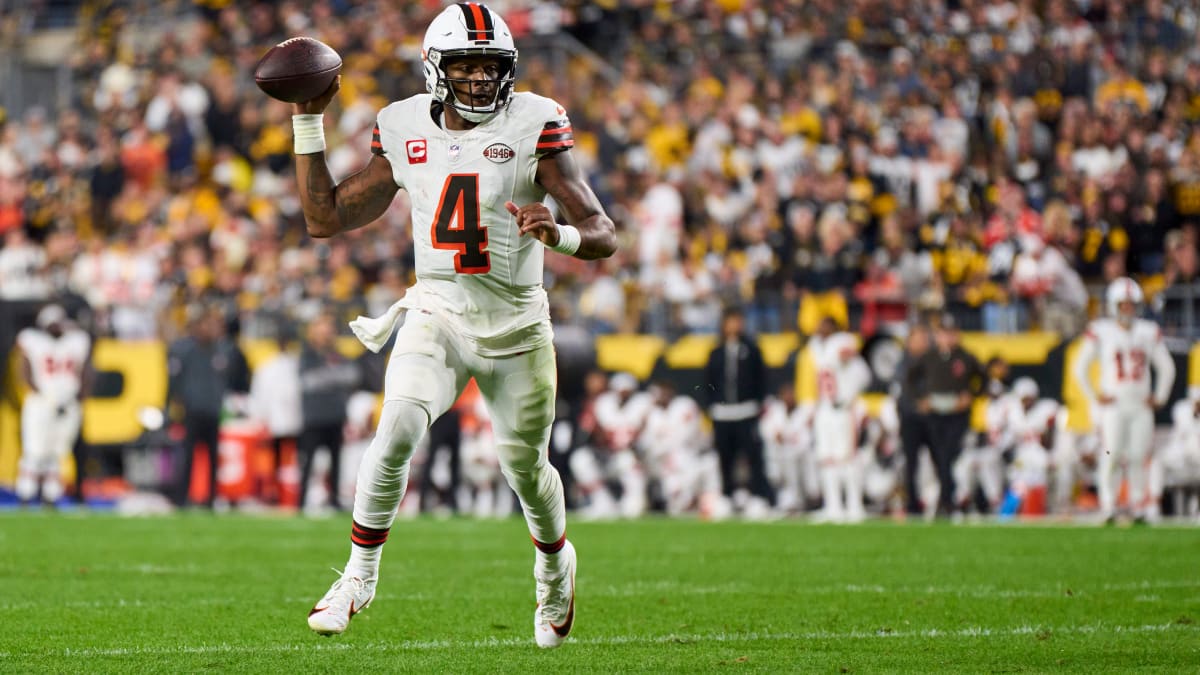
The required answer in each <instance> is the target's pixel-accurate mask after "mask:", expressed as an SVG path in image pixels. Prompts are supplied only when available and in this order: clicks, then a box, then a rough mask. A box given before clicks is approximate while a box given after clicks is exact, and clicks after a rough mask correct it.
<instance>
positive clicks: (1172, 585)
mask: <svg viewBox="0 0 1200 675" xmlns="http://www.w3.org/2000/svg"><path fill="white" fill-rule="evenodd" d="M520 583H521V584H525V583H527V582H526V581H525V579H521V580H520ZM1186 588H1200V580H1196V581H1191V580H1178V581H1172V580H1165V581H1137V582H1128V583H1117V584H1104V585H1102V586H1094V587H1087V586H1079V587H1077V586H1074V585H1073V584H1070V583H1068V582H1061V583H1060V584H1058V585H1056V586H1043V587H1041V588H996V587H994V586H884V585H880V584H834V585H826V586H808V587H798V588H796V589H795V590H794V592H795V593H796V594H798V595H842V594H851V595H854V594H862V595H891V594H895V595H949V596H954V597H959V598H977V599H984V600H1003V599H1014V598H1051V599H1053V598H1063V599H1068V598H1076V599H1078V598H1084V597H1095V596H1097V595H1098V594H1099V592H1101V591H1103V592H1120V591H1141V593H1139V594H1138V595H1136V596H1135V597H1134V598H1132V601H1134V602H1159V601H1161V600H1162V596H1161V595H1158V594H1155V593H1148V592H1147V591H1155V590H1169V589H1186ZM751 590H752V589H751V587H750V586H749V585H748V584H745V583H742V582H733V583H727V584H717V585H713V586H692V585H689V584H685V583H681V582H678V581H670V580H663V581H643V582H633V583H629V584H619V585H618V584H610V585H606V586H597V587H591V588H589V589H588V590H587V595H588V596H590V597H617V598H631V597H641V596H644V595H653V594H655V593H664V594H669V595H673V596H694V595H735V594H738V593H746V592H749V591H751ZM1068 591H1069V592H1068ZM499 595H502V594H501V593H486V592H482V593H480V594H479V597H496V596H499ZM441 598H443V595H441V594H438V593H422V592H413V593H406V592H404V591H397V592H390V593H389V592H382V593H380V594H379V595H378V596H377V597H376V599H377V600H382V601H404V602H414V601H416V602H422V601H430V600H438V599H441ZM312 600H313V598H310V597H307V596H305V597H301V596H287V597H283V598H279V602H281V603H285V604H292V603H296V604H308V603H310V602H312ZM241 601H242V599H240V598H236V597H232V596H231V597H209V598H196V599H193V600H188V601H182V602H181V601H178V600H170V601H168V600H153V599H151V600H142V599H132V600H127V599H124V598H113V599H106V600H71V601H67V602H63V603H61V604H55V605H47V604H46V603H44V602H35V601H32V600H29V601H24V602H9V603H0V612H6V611H24V610H30V609H38V608H46V607H55V608H67V609H83V610H86V609H101V610H113V609H147V608H152V607H206V606H213V605H234V604H237V603H239V602H241Z"/></svg>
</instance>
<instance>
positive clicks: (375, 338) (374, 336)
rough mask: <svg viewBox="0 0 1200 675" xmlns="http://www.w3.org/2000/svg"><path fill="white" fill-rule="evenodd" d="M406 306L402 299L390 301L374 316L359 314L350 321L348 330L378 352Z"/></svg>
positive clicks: (367, 346) (390, 334)
mask: <svg viewBox="0 0 1200 675" xmlns="http://www.w3.org/2000/svg"><path fill="white" fill-rule="evenodd" d="M407 307H408V305H407V304H406V303H405V302H404V300H402V299H401V300H397V301H396V302H394V303H392V306H391V307H388V309H387V311H386V312H384V313H383V314H381V315H379V316H377V317H375V318H371V317H366V316H360V317H358V318H357V319H355V320H353V321H351V322H350V330H351V331H353V332H354V336H355V337H357V338H358V341H359V342H361V343H363V346H365V347H366V348H367V349H370V350H371V351H372V352H375V353H376V354H378V353H379V350H380V349H383V346H384V345H385V344H387V341H388V338H390V337H391V336H392V331H394V330H396V322H397V321H399V320H400V313H401V312H403V311H404V310H405V308H407Z"/></svg>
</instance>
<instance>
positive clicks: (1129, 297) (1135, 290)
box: [1104, 277, 1142, 323]
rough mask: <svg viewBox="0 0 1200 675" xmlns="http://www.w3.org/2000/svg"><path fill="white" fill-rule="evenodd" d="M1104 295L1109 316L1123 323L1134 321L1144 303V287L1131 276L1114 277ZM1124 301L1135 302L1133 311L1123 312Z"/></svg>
mask: <svg viewBox="0 0 1200 675" xmlns="http://www.w3.org/2000/svg"><path fill="white" fill-rule="evenodd" d="M1104 296H1105V297H1104V300H1105V304H1106V305H1107V307H1108V314H1109V316H1111V317H1113V318H1115V319H1117V320H1118V321H1121V322H1123V323H1128V322H1130V321H1133V319H1134V318H1135V317H1136V316H1137V313H1138V310H1139V309H1140V308H1141V305H1142V287H1141V286H1138V283H1137V282H1136V281H1134V280H1133V279H1130V278H1129V277H1121V278H1119V279H1114V280H1113V281H1112V283H1110V284H1109V285H1108V290H1107V291H1105V293H1104ZM1123 302H1130V303H1133V312H1132V313H1130V314H1128V315H1123V314H1121V303H1123Z"/></svg>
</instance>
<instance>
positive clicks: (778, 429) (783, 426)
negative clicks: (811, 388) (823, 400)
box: [758, 398, 813, 454]
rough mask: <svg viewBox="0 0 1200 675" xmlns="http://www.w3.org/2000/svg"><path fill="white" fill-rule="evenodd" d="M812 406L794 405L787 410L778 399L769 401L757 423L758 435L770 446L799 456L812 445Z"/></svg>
mask: <svg viewBox="0 0 1200 675" xmlns="http://www.w3.org/2000/svg"><path fill="white" fill-rule="evenodd" d="M812 416H813V410H812V406H808V405H796V406H793V407H792V409H791V410H788V407H787V405H786V404H785V403H784V402H783V401H781V400H779V399H775V398H773V399H769V400H768V401H767V403H766V405H765V406H764V408H763V415H762V417H761V418H759V421H758V433H759V435H760V436H761V437H762V438H763V440H764V441H765V442H766V443H767V444H768V445H770V446H773V447H781V448H782V449H784V450H786V451H788V452H791V453H795V454H800V453H802V452H804V451H805V450H807V449H808V448H809V447H810V446H811V445H812Z"/></svg>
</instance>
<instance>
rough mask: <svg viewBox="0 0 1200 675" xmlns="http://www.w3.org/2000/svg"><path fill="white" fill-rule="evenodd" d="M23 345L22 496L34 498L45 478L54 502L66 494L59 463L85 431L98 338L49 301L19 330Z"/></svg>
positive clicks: (45, 497) (45, 490) (45, 492)
mask: <svg viewBox="0 0 1200 675" xmlns="http://www.w3.org/2000/svg"><path fill="white" fill-rule="evenodd" d="M17 347H18V349H20V352H21V374H22V378H23V379H24V381H25V387H26V392H25V400H24V402H23V403H22V405H21V462H20V467H19V469H18V476H17V498H18V499H20V500H21V501H22V502H28V501H30V500H32V499H33V498H34V497H35V496H37V491H38V483H39V481H40V483H41V487H42V501H44V502H46V503H48V504H53V503H55V502H57V501H58V499H59V498H60V497H62V495H63V486H62V480H61V478H60V477H59V466H60V465H61V464H62V461H63V458H65V457H66V456H67V454H68V453H70V452H71V448H72V447H73V446H74V445H75V439H76V438H77V437H78V436H79V425H80V423H81V421H82V414H81V411H80V405H79V402H80V399H82V398H83V395H84V393H85V391H86V386H85V385H86V383H85V377H86V376H87V374H88V373H89V372H90V369H89V367H88V361H89V357H90V356H91V350H92V341H91V338H89V337H88V335H87V333H85V332H83V331H81V330H79V329H78V328H73V327H70V326H69V325H68V323H67V314H66V312H64V311H63V309H62V307H59V306H58V305H47V306H46V307H44V308H42V311H40V312H38V316H37V321H36V326H35V327H34V328H26V329H25V330H23V331H21V332H20V333H19V334H18V335H17Z"/></svg>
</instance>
